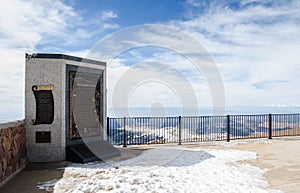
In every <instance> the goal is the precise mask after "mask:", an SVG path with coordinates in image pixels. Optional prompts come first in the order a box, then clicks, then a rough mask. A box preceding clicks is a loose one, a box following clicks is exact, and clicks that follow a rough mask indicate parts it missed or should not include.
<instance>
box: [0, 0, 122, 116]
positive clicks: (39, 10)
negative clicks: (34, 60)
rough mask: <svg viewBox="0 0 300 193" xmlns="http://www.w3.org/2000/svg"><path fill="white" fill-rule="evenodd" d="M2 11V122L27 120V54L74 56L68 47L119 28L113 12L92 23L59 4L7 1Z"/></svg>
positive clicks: (56, 0) (48, 0)
mask: <svg viewBox="0 0 300 193" xmlns="http://www.w3.org/2000/svg"><path fill="white" fill-rule="evenodd" d="M0 9H1V11H0V53H1V54H0V56H1V70H0V85H1V87H0V93H1V94H0V121H1V120H3V119H5V120H7V119H16V118H22V117H23V116H24V115H23V112H24V85H25V82H24V80H25V53H26V52H27V53H32V52H53V51H56V52H58V53H61V52H63V53H64V50H67V51H65V52H66V53H71V52H72V50H71V49H74V47H72V48H70V47H69V49H67V48H65V47H68V46H70V45H73V46H74V45H83V43H84V42H85V41H83V40H87V38H92V37H93V36H96V35H99V33H103V32H104V31H105V30H110V29H115V28H117V27H118V26H117V25H116V24H114V23H111V22H110V21H109V19H110V18H114V17H116V15H115V14H114V13H113V12H111V11H108V12H104V13H103V14H102V15H103V18H101V19H96V20H95V21H93V22H91V21H89V19H86V18H83V16H81V15H80V14H78V10H74V8H73V7H72V6H70V5H67V4H65V3H63V2H62V1H59V0H28V1H24V0H11V1H4V2H2V3H1V8H0ZM104 17H105V18H104ZM92 24H94V25H95V27H94V28H92V29H91V28H90V27H91V26H92ZM101 24H103V25H101ZM79 43H80V44H79ZM83 46H84V45H83ZM37 47H39V48H38V49H37ZM76 49H78V50H81V49H82V48H79V47H78V46H77V48H75V49H74V50H73V53H75V54H77V53H82V52H83V51H78V50H76ZM8 106H9V107H11V108H8Z"/></svg>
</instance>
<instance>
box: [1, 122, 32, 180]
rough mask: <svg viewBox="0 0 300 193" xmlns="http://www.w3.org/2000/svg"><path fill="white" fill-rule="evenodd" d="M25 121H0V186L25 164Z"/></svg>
mask: <svg viewBox="0 0 300 193" xmlns="http://www.w3.org/2000/svg"><path fill="white" fill-rule="evenodd" d="M25 132H26V129H25V122H24V121H23V120H22V121H15V122H8V123H0V186H1V185H3V184H4V183H5V182H6V181H8V180H9V179H10V178H12V177H13V176H14V175H15V174H16V173H18V172H19V171H21V170H22V169H23V168H24V167H25V165H26V133H25Z"/></svg>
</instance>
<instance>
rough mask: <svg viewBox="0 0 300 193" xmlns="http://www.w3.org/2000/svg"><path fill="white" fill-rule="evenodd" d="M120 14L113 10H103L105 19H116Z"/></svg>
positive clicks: (102, 16)
mask: <svg viewBox="0 0 300 193" xmlns="http://www.w3.org/2000/svg"><path fill="white" fill-rule="evenodd" d="M117 17H118V15H117V14H116V13H114V12H113V11H112V10H108V11H103V12H102V14H101V18H102V19H103V20H107V19H114V18H117Z"/></svg>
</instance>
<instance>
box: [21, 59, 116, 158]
mask: <svg viewBox="0 0 300 193" xmlns="http://www.w3.org/2000/svg"><path fill="white" fill-rule="evenodd" d="M25 82H26V84H25V121H26V129H27V130H26V143H27V144H26V145H27V160H28V161H29V162H53V161H62V160H66V159H67V160H69V161H76V162H87V161H93V160H95V159H97V156H95V154H94V151H95V150H97V149H98V150H99V146H101V148H100V151H102V152H100V153H104V154H105V153H106V154H109V155H114V154H117V153H118V151H117V150H116V149H115V148H113V147H112V146H111V145H109V144H108V143H106V136H105V131H106V130H105V128H106V125H105V123H106V121H105V120H106V63H105V62H100V61H95V60H89V59H84V58H79V57H74V56H68V55H63V54H26V81H25ZM87 143H89V144H90V146H92V147H94V148H95V150H94V151H90V148H88V147H87V145H86V144H87ZM91 144H92V145H91ZM104 150H105V151H106V152H103V151H104ZM98 157H99V156H98Z"/></svg>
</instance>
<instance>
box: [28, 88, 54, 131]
mask: <svg viewBox="0 0 300 193" xmlns="http://www.w3.org/2000/svg"><path fill="white" fill-rule="evenodd" d="M53 88H54V87H53V85H46V86H37V85H34V86H32V92H33V94H34V97H35V101H36V115H35V119H33V120H32V121H31V124H32V125H38V124H52V123H53V119H54V100H53V94H52V90H53Z"/></svg>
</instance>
